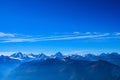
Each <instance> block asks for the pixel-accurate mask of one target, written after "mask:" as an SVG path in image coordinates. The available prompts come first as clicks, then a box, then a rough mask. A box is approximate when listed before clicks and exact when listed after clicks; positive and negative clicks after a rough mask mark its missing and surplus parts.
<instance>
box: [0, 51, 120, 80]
mask: <svg viewBox="0 0 120 80" xmlns="http://www.w3.org/2000/svg"><path fill="white" fill-rule="evenodd" d="M0 80H120V54H119V53H115V52H114V53H110V54H105V53H102V54H100V55H94V54H86V55H84V56H81V55H77V54H72V55H64V54H62V53H61V52H57V53H56V54H54V55H49V56H48V55H45V54H43V53H41V54H32V53H31V54H23V53H22V52H18V53H14V54H12V55H10V56H5V55H1V56H0Z"/></svg>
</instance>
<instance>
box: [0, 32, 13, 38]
mask: <svg viewBox="0 0 120 80" xmlns="http://www.w3.org/2000/svg"><path fill="white" fill-rule="evenodd" d="M0 37H15V34H11V33H3V32H0Z"/></svg>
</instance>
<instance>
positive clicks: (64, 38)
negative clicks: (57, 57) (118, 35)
mask: <svg viewBox="0 0 120 80" xmlns="http://www.w3.org/2000/svg"><path fill="white" fill-rule="evenodd" d="M107 36H109V34H108V33H104V34H99V35H78V36H76V35H65V36H52V37H39V38H7V39H4V40H3V43H8V42H39V41H54V40H73V39H94V38H101V37H107Z"/></svg>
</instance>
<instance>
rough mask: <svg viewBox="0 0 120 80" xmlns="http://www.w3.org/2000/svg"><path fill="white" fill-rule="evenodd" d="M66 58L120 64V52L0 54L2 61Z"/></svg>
mask: <svg viewBox="0 0 120 80" xmlns="http://www.w3.org/2000/svg"><path fill="white" fill-rule="evenodd" d="M55 58H57V59H64V58H70V59H73V60H87V61H97V60H105V61H108V62H111V63H113V64H116V65H119V66H120V54H119V53H116V52H114V53H109V54H106V53H102V54H100V55H94V54H86V55H84V56H81V55H78V54H72V55H63V54H62V53H61V52H57V53H56V54H54V55H50V56H48V55H45V54H43V53H41V54H32V53H31V54H23V53H22V52H17V53H14V54H12V55H10V56H4V55H1V56H0V61H2V62H3V61H13V62H14V61H15V62H28V61H32V60H46V59H55Z"/></svg>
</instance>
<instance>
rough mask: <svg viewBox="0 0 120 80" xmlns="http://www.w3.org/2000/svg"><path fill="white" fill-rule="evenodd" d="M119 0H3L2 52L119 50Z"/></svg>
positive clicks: (0, 21)
mask: <svg viewBox="0 0 120 80" xmlns="http://www.w3.org/2000/svg"><path fill="white" fill-rule="evenodd" d="M119 4H120V1H119V0H1V1H0V53H5V54H7V53H12V52H18V51H22V52H27V53H30V52H33V53H41V52H43V53H48V54H49V53H51V54H52V53H55V52H57V51H61V52H63V53H66V54H71V53H79V54H85V53H95V54H98V53H101V52H120V15H119V14H120V5H119Z"/></svg>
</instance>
